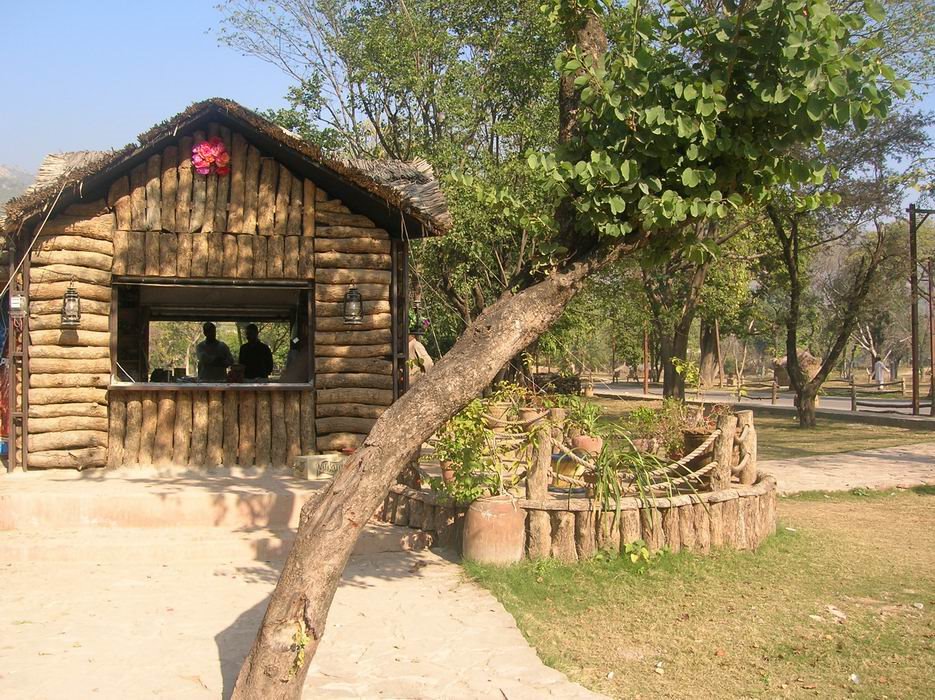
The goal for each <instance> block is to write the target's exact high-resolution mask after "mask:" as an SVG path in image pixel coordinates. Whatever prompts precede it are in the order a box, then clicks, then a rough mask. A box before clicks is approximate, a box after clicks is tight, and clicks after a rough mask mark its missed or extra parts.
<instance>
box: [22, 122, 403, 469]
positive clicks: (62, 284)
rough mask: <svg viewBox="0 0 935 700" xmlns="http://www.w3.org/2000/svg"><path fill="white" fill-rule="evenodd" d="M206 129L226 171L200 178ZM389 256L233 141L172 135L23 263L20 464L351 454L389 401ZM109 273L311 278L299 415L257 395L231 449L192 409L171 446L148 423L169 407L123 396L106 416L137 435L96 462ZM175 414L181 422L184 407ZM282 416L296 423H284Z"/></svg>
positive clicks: (344, 211)
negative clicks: (356, 301) (309, 345)
mask: <svg viewBox="0 0 935 700" xmlns="http://www.w3.org/2000/svg"><path fill="white" fill-rule="evenodd" d="M215 135H217V136H220V137H221V138H222V139H223V140H224V142H225V144H226V145H227V148H228V152H229V153H230V154H231V171H230V173H229V174H227V175H225V176H218V175H216V174H215V175H208V176H203V175H198V174H197V173H195V171H194V170H193V168H192V163H191V149H192V145H193V144H196V143H198V142H199V141H201V140H204V139H207V138H210V137H212V136H215ZM391 253H392V244H391V241H390V236H389V234H388V233H387V232H386V231H385V230H383V229H380V228H377V227H376V226H375V225H374V223H373V222H372V221H371V220H370V219H369V218H367V217H365V216H362V215H359V214H357V213H354V212H352V211H351V210H350V209H349V208H348V207H346V206H345V205H344V204H343V203H342V202H341V201H339V200H337V199H332V198H329V196H328V194H327V193H326V192H324V191H323V190H321V189H319V188H317V187H316V185H315V183H314V182H312V181H310V180H307V179H302V178H299V177H296V176H295V175H294V174H293V173H291V172H290V171H289V170H288V169H287V168H285V167H283V166H282V165H281V164H280V163H278V162H277V161H275V160H274V159H272V158H269V157H267V155H266V154H264V153H261V152H260V151H259V150H258V149H257V148H256V147H255V146H254V145H253V144H251V143H249V142H248V141H247V139H245V138H244V137H243V136H242V135H241V134H238V133H232V132H231V131H230V130H229V129H227V128H226V127H222V126H220V125H219V124H210V125H208V127H207V129H206V130H205V132H195V133H193V134H191V135H182V136H180V137H179V138H178V139H177V141H176V142H175V143H173V144H171V145H169V146H167V147H165V148H164V149H163V150H162V152H161V153H156V154H153V155H151V156H150V157H149V158H147V160H146V161H145V162H142V163H140V164H139V165H137V166H136V167H135V168H133V169H132V170H131V171H130V173H129V174H127V175H126V176H123V177H120V178H118V179H116V180H115V181H114V182H113V183H112V185H111V187H110V189H109V192H108V194H107V197H106V198H105V199H103V200H100V201H96V202H91V203H83V204H77V205H73V206H71V207H69V208H68V209H67V210H65V211H64V212H63V213H62V214H60V215H57V216H56V217H54V218H52V219H50V220H49V221H48V222H47V223H46V225H45V228H44V235H43V237H42V239H41V241H40V242H39V246H38V247H37V249H36V250H35V251H34V253H33V254H32V256H31V266H32V282H31V285H30V287H31V288H30V314H31V315H30V342H31V345H32V352H31V361H30V363H31V364H30V368H31V376H30V387H29V397H30V412H29V413H30V419H31V422H30V452H31V455H30V462H29V466H31V467H79V468H80V467H89V466H103V465H104V464H105V463H111V464H113V463H114V462H115V461H116V462H118V463H119V462H122V461H126V460H130V462H128V463H131V462H132V461H133V460H137V461H139V462H147V461H152V460H153V459H156V460H165V459H168V458H169V455H170V454H171V458H172V459H182V458H187V460H188V461H189V463H192V464H194V463H197V462H198V461H199V459H202V460H207V461H208V462H210V463H215V464H216V463H219V462H220V461H223V460H227V459H229V458H230V456H231V454H232V452H233V451H236V452H237V453H238V455H239V454H240V452H241V450H243V452H244V454H245V455H246V454H249V451H250V450H251V449H253V450H255V455H254V458H253V462H254V463H256V464H264V463H272V461H274V457H275V458H276V459H279V460H280V461H283V460H288V459H289V458H290V457H291V456H292V455H294V454H295V453H296V452H297V451H299V452H303V453H308V452H311V451H314V450H316V449H318V450H335V449H342V448H355V447H357V446H358V445H359V444H360V442H361V441H362V439H363V437H364V436H365V435H366V433H367V432H369V430H370V428H371V427H372V425H373V423H374V422H375V421H376V419H377V418H378V417H379V416H380V414H381V413H382V412H383V411H384V410H385V409H386V407H387V406H389V405H390V404H391V403H392V401H393V397H394V377H393V362H392V352H393V346H392V322H393V312H392V309H391V292H390V290H391V288H392V279H391V278H392V274H393V272H392V271H393V266H392V257H391ZM112 275H117V276H131V277H132V276H136V277H142V276H148V277H171V278H231V279H236V278H249V279H252V280H264V279H268V280H280V279H288V280H311V279H315V280H316V288H315V328H314V330H315V333H314V344H315V351H314V355H315V366H314V368H311V371H313V372H314V378H315V389H316V391H315V392H314V393H311V392H309V394H308V395H307V396H303V397H302V398H301V400H300V407H299V410H298V413H296V411H295V410H293V409H290V407H289V406H288V405H287V406H280V405H279V404H278V403H277V401H273V400H271V398H270V396H269V395H263V394H261V395H258V396H257V401H256V410H257V417H256V422H255V428H254V432H255V435H254V438H253V440H252V441H251V440H250V439H249V438H247V439H245V441H243V444H242V445H241V440H240V438H239V436H238V441H237V443H236V444H234V443H233V442H222V444H221V445H220V448H218V449H219V451H218V449H216V446H215V445H214V444H213V443H211V442H210V440H208V437H210V436H213V435H215V434H220V435H221V436H222V440H223V435H224V426H225V423H224V421H223V420H222V421H221V423H220V424H217V423H216V422H215V418H214V416H215V412H209V414H208V418H207V420H206V422H204V424H202V422H201V421H202V420H203V419H204V417H203V416H199V415H197V414H196V413H193V414H192V433H193V435H194V436H195V437H194V438H193V439H192V442H191V444H190V445H189V446H188V447H187V448H180V449H179V450H175V448H174V447H171V449H170V447H169V445H170V444H174V438H173V440H172V441H166V440H165V436H163V437H162V438H161V439H162V440H163V442H160V443H159V444H156V443H155V442H154V441H153V440H154V437H153V434H152V432H150V431H149V429H151V428H153V427H154V426H156V425H161V423H162V422H165V421H168V420H169V417H170V416H172V415H177V412H178V406H176V407H175V410H176V413H175V414H173V413H172V410H171V408H170V407H169V406H168V405H167V404H162V406H161V408H160V403H159V401H158V400H156V399H153V401H152V402H148V401H145V400H137V399H134V400H133V401H132V402H130V404H127V405H126V406H122V407H119V408H118V409H117V410H118V411H121V412H122V413H120V414H119V415H122V416H124V419H123V421H120V420H117V419H116V418H115V420H117V422H125V423H126V428H125V430H126V431H131V430H135V431H136V434H134V435H132V436H130V437H129V438H126V442H124V444H122V445H118V446H115V449H114V452H113V455H112V456H111V457H110V458H108V454H107V448H108V434H109V433H110V434H113V433H114V427H113V426H112V425H111V423H112V421H111V420H109V415H110V414H109V413H108V398H107V387H108V385H109V384H110V382H111V379H112V378H111V375H110V372H111V357H110V347H111V320H110V311H111V309H110V306H111V298H112V288H111V276H112ZM316 278H317V279H316ZM72 280H74V282H75V285H76V287H77V289H78V292H79V293H80V295H81V304H82V320H81V327H80V328H79V329H78V330H77V331H62V330H61V328H60V326H61V323H60V312H61V303H62V296H63V294H64V293H65V290H66V289H67V288H68V285H69V283H70V282H71V281H72ZM352 282H353V283H355V284H356V285H357V287H358V289H359V290H360V292H361V295H362V297H363V300H364V323H363V324H362V325H360V326H354V327H349V326H347V325H346V324H345V323H344V321H343V299H344V294H345V292H346V291H347V289H348V286H349V285H350V284H351V283H352ZM118 321H119V319H118ZM137 379H144V378H143V377H138V378H137ZM131 404H132V405H131ZM212 405H213V404H212ZM280 409H281V412H282V415H283V423H281V424H279V425H274V426H269V425H268V424H266V423H264V422H263V421H261V420H260V413H261V412H262V411H267V412H272V411H275V412H276V414H277V416H278V415H279V412H280ZM219 410H220V411H223V410H224V404H223V402H222V407H221V409H219ZM248 410H249V409H248ZM228 412H229V411H228ZM182 414H183V418H182V420H183V421H187V420H188V418H187V407H184V406H183V408H182ZM264 415H265V414H264ZM271 415H272V414H271ZM295 415H298V416H299V418H300V423H301V425H300V426H299V427H295V426H292V425H290V424H289V421H290V420H292V422H294V420H293V418H294V416H295ZM184 425H187V424H186V423H183V426H184ZM246 429H247V430H248V431H249V428H246ZM173 430H174V428H173ZM180 430H182V428H180ZM283 430H284V431H285V432H283V433H282V434H280V432H282V431H283ZM199 431H200V432H199ZM202 433H204V434H202ZM173 435H174V433H173ZM267 444H268V445H269V446H268V447H267V448H266V452H263V450H262V447H263V445H267ZM235 448H236V450H235ZM282 450H285V452H284V454H283V456H280V451H282ZM267 453H269V454H267ZM274 453H275V454H274ZM239 459H240V458H239V456H238V461H239Z"/></svg>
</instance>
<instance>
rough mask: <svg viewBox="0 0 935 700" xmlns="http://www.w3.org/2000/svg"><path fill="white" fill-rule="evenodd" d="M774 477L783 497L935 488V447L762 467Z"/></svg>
mask: <svg viewBox="0 0 935 700" xmlns="http://www.w3.org/2000/svg"><path fill="white" fill-rule="evenodd" d="M759 468H760V469H761V470H763V471H764V472H767V473H769V474H773V475H774V476H775V477H776V480H777V482H778V484H779V493H781V494H790V493H799V492H801V491H850V490H851V489H854V488H871V489H887V488H896V487H900V488H911V487H913V486H919V485H922V484H935V443H922V444H919V445H907V446H903V447H886V448H882V449H879V450H865V451H862V452H844V453H841V454H836V455H821V456H818V457H802V458H800V459H781V460H779V459H777V460H771V461H763V462H760V463H759Z"/></svg>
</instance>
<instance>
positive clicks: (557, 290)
mask: <svg viewBox="0 0 935 700" xmlns="http://www.w3.org/2000/svg"><path fill="white" fill-rule="evenodd" d="M623 250H624V249H623V246H618V247H617V248H615V249H614V250H613V251H612V252H611V254H609V255H607V256H605V257H604V258H603V259H601V258H600V257H599V256H598V255H593V256H592V257H591V258H590V259H589V260H588V261H586V262H579V263H576V264H574V265H571V266H570V267H569V269H567V270H565V271H561V272H555V273H553V274H552V275H550V276H549V277H548V278H547V279H546V280H545V281H543V282H540V283H538V284H535V285H533V286H531V287H529V288H527V289H525V290H523V291H521V292H519V293H518V294H516V295H507V296H504V297H502V298H501V299H500V300H498V301H497V302H496V303H495V304H493V305H492V306H491V307H490V308H488V309H487V310H486V311H484V312H483V313H482V314H481V316H480V317H479V318H478V319H477V320H476V321H475V322H474V323H472V324H471V325H470V326H469V327H468V329H467V330H466V331H465V333H464V334H463V335H462V336H461V338H460V339H459V340H458V342H457V343H456V344H455V346H454V347H453V348H452V349H451V350H450V351H449V352H448V354H447V355H445V356H444V357H443V358H442V359H441V360H440V361H439V362H437V363H436V364H435V366H434V368H433V369H432V371H431V372H429V373H428V374H427V375H426V376H425V377H424V378H423V379H421V380H419V382H418V383H417V384H416V385H415V386H414V387H413V388H412V389H411V390H410V391H409V392H407V393H406V394H405V395H404V396H403V397H402V398H400V399H399V401H397V402H396V403H394V404H393V405H392V406H390V407H389V408H388V409H387V410H386V412H385V413H384V414H383V415H382V417H381V418H380V419H379V420H378V421H377V422H376V424H375V425H374V427H373V429H372V430H371V431H370V434H369V435H368V436H367V438H366V439H365V440H364V443H363V445H362V446H361V448H360V449H359V450H357V452H355V453H354V456H353V457H352V458H351V459H350V460H349V461H348V462H347V463H346V464H345V465H344V466H343V467H342V468H341V470H340V471H339V472H338V473H337V474H336V475H335V478H334V480H333V481H332V482H331V484H330V485H329V487H328V488H327V489H326V490H325V491H323V492H322V493H321V494H320V495H318V496H316V497H314V498H312V499H310V500H309V501H308V502H307V503H306V504H305V505H304V506H303V508H302V515H301V519H300V523H299V531H298V535H297V537H296V541H295V544H294V545H293V547H292V550H291V551H290V552H289V556H288V558H287V559H286V563H285V566H284V568H283V572H282V575H281V576H280V578H279V582H278V583H277V585H276V589H275V590H274V591H273V595H272V598H271V599H270V602H269V607H268V608H267V610H266V615H265V616H264V618H263V623H262V626H261V628H260V631H259V633H258V635H257V638H256V640H255V641H254V643H253V648H252V649H251V650H250V653H249V655H248V656H247V659H246V660H245V662H244V665H243V667H242V668H241V670H240V675H239V676H238V678H237V684H236V687H235V689H234V694H233V698H234V699H240V700H244V699H249V700H260V699H262V700H274V699H276V698H293V699H294V698H299V697H300V696H301V692H302V685H303V683H304V681H305V676H306V674H307V672H308V667H309V663H310V662H311V660H312V657H313V656H314V655H315V651H316V649H317V647H318V643H319V641H320V640H321V637H322V634H324V630H325V622H326V620H327V617H328V609H329V607H330V605H331V601H332V598H333V597H334V593H335V589H336V588H337V585H338V581H339V579H340V577H341V572H342V571H343V570H344V567H345V564H346V563H347V559H348V557H349V556H350V554H351V551H352V550H353V548H354V544H355V542H356V541H357V538H358V536H359V535H360V532H361V530H362V528H363V527H364V525H365V524H366V523H367V521H368V520H369V519H370V517H371V515H373V513H374V511H375V510H376V509H377V506H379V504H380V503H382V501H383V499H384V498H385V496H386V493H387V491H388V489H389V487H390V486H391V485H392V484H393V482H394V481H395V479H396V475H397V474H398V473H399V472H400V471H401V470H402V469H403V468H404V467H405V466H406V465H407V464H408V463H409V462H410V461H411V460H412V459H413V458H414V457H415V455H416V454H417V452H418V450H419V448H420V447H421V445H422V443H423V442H425V440H427V439H428V438H429V436H430V435H431V434H432V433H433V432H435V430H436V429H438V428H439V427H440V426H441V425H442V424H443V423H444V422H445V421H446V420H447V419H448V418H450V417H451V416H452V415H453V414H454V413H455V412H457V411H458V410H460V409H461V408H462V407H463V406H465V405H466V404H467V403H468V402H469V401H470V400H471V399H473V398H474V397H475V396H477V395H478V394H479V393H480V392H481V391H482V390H483V389H484V387H485V386H487V385H488V384H489V383H490V382H491V380H493V378H494V377H495V376H496V374H497V373H498V372H499V371H500V369H501V368H502V367H503V365H504V364H505V363H506V362H508V361H509V360H510V358H512V357H513V356H515V355H516V353H517V352H519V351H520V350H521V349H523V348H525V347H527V346H528V345H529V344H530V343H531V342H533V341H534V340H535V339H536V338H538V337H539V335H541V334H542V333H543V332H545V331H546V330H547V329H548V328H549V327H550V326H551V325H552V324H553V323H554V322H555V320H556V319H557V318H558V317H559V316H560V315H561V313H562V310H563V309H564V308H565V306H566V305H567V303H568V302H569V300H571V298H572V297H573V296H574V295H575V294H576V293H577V292H578V290H579V289H580V287H581V285H582V283H583V281H584V279H585V278H586V277H587V276H588V275H589V274H590V273H591V272H592V271H594V270H596V269H598V268H599V267H601V266H602V265H603V264H605V263H608V262H611V261H612V260H613V259H616V258H617V257H618V256H619V255H620V254H621V253H622V252H623Z"/></svg>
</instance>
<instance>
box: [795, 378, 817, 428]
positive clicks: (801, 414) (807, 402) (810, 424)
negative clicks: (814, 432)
mask: <svg viewBox="0 0 935 700" xmlns="http://www.w3.org/2000/svg"><path fill="white" fill-rule="evenodd" d="M795 398H796V400H795V413H796V416H797V417H798V419H799V427H800V428H814V427H815V409H816V406H815V400H816V399H817V398H818V394H817V393H816V392H814V391H811V390H810V388H809V387H808V386H806V387H805V389H803V391H802V392H801V393H799V394H796V397H795Z"/></svg>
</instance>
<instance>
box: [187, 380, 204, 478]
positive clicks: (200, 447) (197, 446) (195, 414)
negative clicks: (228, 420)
mask: <svg viewBox="0 0 935 700" xmlns="http://www.w3.org/2000/svg"><path fill="white" fill-rule="evenodd" d="M207 451H208V394H207V393H205V392H204V391H197V392H195V394H194V396H193V397H192V440H191V450H190V452H189V462H190V464H191V465H192V466H193V467H203V466H204V464H205V458H206V457H207Z"/></svg>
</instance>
